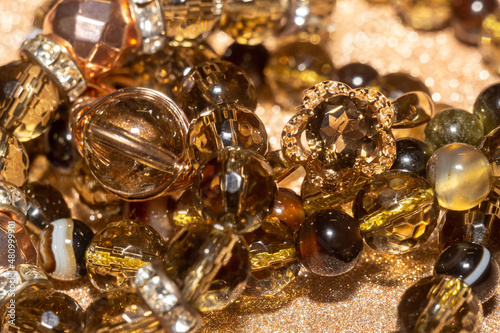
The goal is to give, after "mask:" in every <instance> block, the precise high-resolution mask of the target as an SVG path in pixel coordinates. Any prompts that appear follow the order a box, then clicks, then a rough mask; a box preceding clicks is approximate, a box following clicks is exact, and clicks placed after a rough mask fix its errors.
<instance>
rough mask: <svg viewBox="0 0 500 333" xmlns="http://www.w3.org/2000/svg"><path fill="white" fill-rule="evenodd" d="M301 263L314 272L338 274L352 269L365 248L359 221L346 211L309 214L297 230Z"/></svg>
mask: <svg viewBox="0 0 500 333" xmlns="http://www.w3.org/2000/svg"><path fill="white" fill-rule="evenodd" d="M296 247H297V249H298V252H299V253H298V254H299V258H300V260H301V264H302V265H304V266H305V267H307V268H308V269H309V270H310V271H311V272H313V273H314V274H318V275H323V276H335V275H340V274H344V273H346V272H348V271H349V270H351V269H352V268H353V267H354V265H356V262H357V261H358V259H359V256H360V254H361V252H362V250H363V238H361V234H360V231H359V226H358V223H357V222H356V220H355V219H353V218H352V217H351V216H349V215H347V214H346V213H344V212H342V211H339V210H333V209H325V210H321V211H317V212H315V213H314V214H312V215H311V216H309V217H308V218H307V219H306V220H305V221H304V222H303V223H302V224H301V225H300V228H299V230H298V232H297V240H296Z"/></svg>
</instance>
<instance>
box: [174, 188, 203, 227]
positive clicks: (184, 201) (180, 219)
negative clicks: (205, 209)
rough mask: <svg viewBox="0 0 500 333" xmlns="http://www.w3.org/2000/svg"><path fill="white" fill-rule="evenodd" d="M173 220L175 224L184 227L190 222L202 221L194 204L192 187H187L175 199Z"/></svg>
mask: <svg viewBox="0 0 500 333" xmlns="http://www.w3.org/2000/svg"><path fill="white" fill-rule="evenodd" d="M173 220H174V223H175V225H176V226H178V227H184V226H186V225H188V224H191V223H202V222H203V218H202V217H201V214H200V212H198V210H197V209H196V207H195V205H194V194H193V190H192V189H187V190H186V191H184V193H182V195H181V197H180V198H179V200H177V203H176V206H175V211H174V213H173Z"/></svg>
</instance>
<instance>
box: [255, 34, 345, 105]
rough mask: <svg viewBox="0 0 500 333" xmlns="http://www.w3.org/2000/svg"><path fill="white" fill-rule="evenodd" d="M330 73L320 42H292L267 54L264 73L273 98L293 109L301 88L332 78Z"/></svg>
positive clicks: (330, 66) (297, 102)
mask: <svg viewBox="0 0 500 333" xmlns="http://www.w3.org/2000/svg"><path fill="white" fill-rule="evenodd" d="M334 72H335V66H334V65H333V62H332V59H331V56H330V54H329V53H328V52H327V51H326V50H325V49H324V48H323V47H322V46H321V45H317V44H312V43H309V42H293V43H288V44H285V45H283V46H281V47H279V48H278V49H277V50H276V51H275V52H274V53H273V54H272V55H271V58H270V59H269V61H268V62H267V65H266V67H265V69H264V76H265V78H266V82H267V83H268V84H269V86H270V87H271V90H272V91H273V94H274V97H275V98H276V101H277V102H278V103H280V104H281V105H283V106H285V107H287V108H293V107H295V106H297V105H299V104H300V100H301V99H302V94H303V92H304V90H306V89H308V88H310V87H311V86H313V85H315V84H316V83H319V82H322V81H326V80H330V79H332V78H333V75H334Z"/></svg>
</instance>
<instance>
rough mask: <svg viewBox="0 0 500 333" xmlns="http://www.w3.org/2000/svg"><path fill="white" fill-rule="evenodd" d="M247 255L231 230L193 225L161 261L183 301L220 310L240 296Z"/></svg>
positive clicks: (248, 263)
mask: <svg viewBox="0 0 500 333" xmlns="http://www.w3.org/2000/svg"><path fill="white" fill-rule="evenodd" d="M248 255H249V253H248V247H247V245H246V243H245V241H244V240H243V239H242V238H241V236H238V235H237V234H235V233H234V231H232V230H230V229H226V228H223V227H221V226H220V225H219V226H217V227H216V228H214V227H212V226H210V225H207V224H196V223H195V224H189V225H187V226H186V227H185V228H184V229H182V230H181V231H180V232H179V233H178V234H177V235H176V237H175V238H174V239H173V240H172V241H171V242H170V244H169V246H168V249H167V252H166V253H165V256H164V257H163V261H164V262H165V265H166V273H167V274H168V276H169V277H170V278H172V279H173V281H175V282H176V283H177V286H178V287H179V289H181V290H182V294H183V296H184V298H185V299H186V300H187V301H189V302H191V303H192V304H194V305H195V306H196V308H197V309H198V310H200V311H202V312H204V311H214V310H219V309H222V308H224V307H226V306H227V305H229V304H230V303H232V302H233V301H235V300H236V299H237V298H238V297H239V296H240V295H241V293H242V292H243V290H244V289H245V286H246V283H247V280H248V276H249V275H250V262H249V258H248Z"/></svg>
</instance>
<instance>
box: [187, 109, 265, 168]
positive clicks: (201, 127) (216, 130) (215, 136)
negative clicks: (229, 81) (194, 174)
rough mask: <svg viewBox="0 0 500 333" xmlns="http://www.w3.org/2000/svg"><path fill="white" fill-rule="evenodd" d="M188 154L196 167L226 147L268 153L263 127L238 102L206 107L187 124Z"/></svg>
mask: <svg viewBox="0 0 500 333" xmlns="http://www.w3.org/2000/svg"><path fill="white" fill-rule="evenodd" d="M188 145H189V157H190V159H191V161H193V162H192V163H193V165H194V166H195V167H197V166H199V164H201V163H203V162H205V161H207V160H208V159H209V158H210V157H211V156H212V155H213V154H214V153H215V152H217V151H219V150H221V149H223V148H225V147H241V148H244V149H249V150H252V151H254V152H256V153H257V154H260V155H262V156H264V155H266V153H267V147H268V144H267V131H266V127H265V126H264V124H263V123H262V121H261V120H260V118H259V117H258V116H257V115H255V113H253V112H252V111H251V110H249V109H246V108H244V107H241V106H239V105H237V104H219V105H215V106H213V107H208V108H207V109H205V111H204V112H203V113H202V114H201V115H200V116H199V117H198V118H196V119H194V120H193V121H192V122H191V124H190V125H189V130H188Z"/></svg>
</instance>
